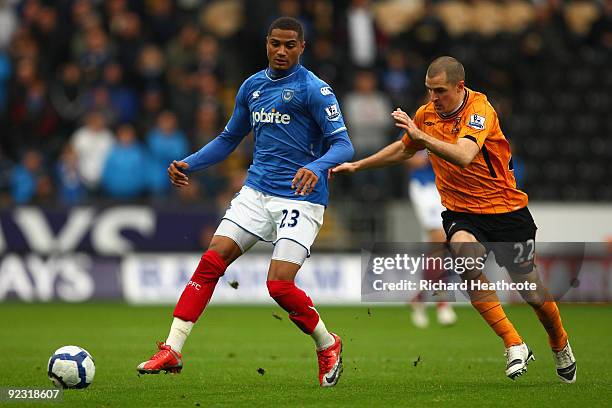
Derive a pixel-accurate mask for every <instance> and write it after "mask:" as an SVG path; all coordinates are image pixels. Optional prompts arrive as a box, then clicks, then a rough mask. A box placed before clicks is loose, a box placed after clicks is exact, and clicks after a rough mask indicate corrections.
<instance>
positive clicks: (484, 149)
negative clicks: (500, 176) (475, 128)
mask: <svg viewBox="0 0 612 408" xmlns="http://www.w3.org/2000/svg"><path fill="white" fill-rule="evenodd" d="M482 157H484V159H485V162H486V163H487V167H488V168H489V173H491V177H493V178H497V174H496V173H495V169H494V168H493V163H491V158H490V157H489V151H488V150H487V146H485V145H482Z"/></svg>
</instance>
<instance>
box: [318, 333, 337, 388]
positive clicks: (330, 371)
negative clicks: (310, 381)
mask: <svg viewBox="0 0 612 408" xmlns="http://www.w3.org/2000/svg"><path fill="white" fill-rule="evenodd" d="M331 335H332V336H334V339H335V340H336V341H335V342H334V344H332V345H331V346H329V347H328V348H326V349H324V350H319V351H317V358H318V360H319V384H320V385H321V387H333V386H334V385H336V384H337V383H338V380H339V379H340V375H341V374H342V369H343V367H342V340H341V339H340V337H338V336H337V335H336V334H334V333H331Z"/></svg>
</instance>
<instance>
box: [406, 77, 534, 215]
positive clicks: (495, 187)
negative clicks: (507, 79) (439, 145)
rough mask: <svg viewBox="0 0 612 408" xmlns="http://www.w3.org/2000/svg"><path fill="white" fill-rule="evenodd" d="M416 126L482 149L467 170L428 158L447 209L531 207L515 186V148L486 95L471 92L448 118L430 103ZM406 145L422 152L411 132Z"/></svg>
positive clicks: (432, 156) (493, 211)
mask: <svg viewBox="0 0 612 408" xmlns="http://www.w3.org/2000/svg"><path fill="white" fill-rule="evenodd" d="M414 122H415V124H416V125H417V127H418V128H419V129H421V130H422V131H423V132H425V133H427V134H429V135H430V136H433V137H435V138H436V139H440V140H442V141H444V142H448V143H457V140H459V138H462V137H465V138H468V139H471V140H473V141H474V142H475V143H477V144H478V147H480V152H479V153H478V154H477V155H476V157H475V158H474V160H473V161H472V162H471V163H470V164H469V165H468V166H467V167H466V168H464V169H462V168H461V167H459V166H457V165H455V164H452V163H450V162H448V161H446V160H444V159H442V158H440V157H438V156H436V155H435V154H430V155H429V158H430V159H431V164H432V166H433V169H434V172H435V173H436V186H437V187H438V191H439V192H440V197H441V198H442V205H443V206H444V207H446V208H447V209H449V210H451V211H459V212H467V213H476V214H501V213H508V212H511V211H516V210H519V209H521V208H523V207H525V206H526V205H527V194H525V193H524V192H522V191H521V190H519V189H518V188H516V180H515V178H514V166H513V163H512V154H511V151H510V145H509V144H508V141H507V140H506V138H505V136H504V134H503V133H502V131H501V128H500V126H499V120H498V118H497V113H496V112H495V110H494V109H493V107H492V106H491V104H490V103H489V101H487V97H486V96H485V95H484V94H482V93H479V92H475V91H472V90H470V89H467V88H466V97H465V98H464V100H463V104H462V106H461V107H460V108H459V110H458V111H457V112H456V113H455V114H452V115H450V116H448V117H442V116H440V115H439V114H438V113H437V112H436V111H435V109H434V106H433V103H432V102H429V103H428V104H426V105H423V106H421V107H420V108H419V109H418V110H417V112H416V114H415V115H414ZM402 142H404V144H405V145H406V146H409V147H413V148H417V149H418V146H417V144H416V143H414V142H412V141H411V139H410V138H409V137H408V135H407V134H404V137H403V138H402Z"/></svg>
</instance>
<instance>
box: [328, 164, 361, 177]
mask: <svg viewBox="0 0 612 408" xmlns="http://www.w3.org/2000/svg"><path fill="white" fill-rule="evenodd" d="M356 171H357V164H355V163H354V162H345V163H342V164H339V165H337V166H336V167H334V168H333V169H331V170H330V172H331V174H336V173H354V172H356Z"/></svg>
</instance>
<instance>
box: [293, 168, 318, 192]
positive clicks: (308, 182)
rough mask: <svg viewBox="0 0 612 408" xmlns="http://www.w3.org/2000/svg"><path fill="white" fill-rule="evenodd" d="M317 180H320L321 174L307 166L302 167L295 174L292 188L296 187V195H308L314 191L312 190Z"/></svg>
mask: <svg viewBox="0 0 612 408" xmlns="http://www.w3.org/2000/svg"><path fill="white" fill-rule="evenodd" d="M317 181H319V176H317V175H316V174H314V173H313V172H312V171H310V170H308V169H307V168H305V167H302V168H301V169H299V170H298V171H297V173H295V176H293V181H291V188H293V189H295V193H294V194H296V195H308V194H310V193H312V190H313V189H314V188H315V186H316V185H317Z"/></svg>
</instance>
